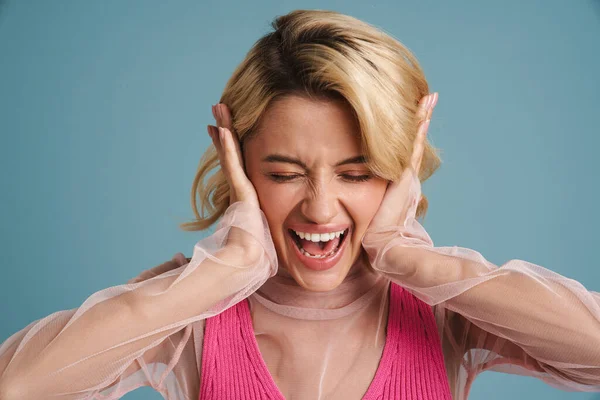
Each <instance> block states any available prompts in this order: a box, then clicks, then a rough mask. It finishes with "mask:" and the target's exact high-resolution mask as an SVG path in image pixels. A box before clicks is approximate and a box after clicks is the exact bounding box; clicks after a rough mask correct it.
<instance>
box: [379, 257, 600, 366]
mask: <svg viewBox="0 0 600 400" xmlns="http://www.w3.org/2000/svg"><path fill="white" fill-rule="evenodd" d="M388 257H389V258H388ZM386 259H387V260H392V259H393V260H403V261H401V262H396V265H397V266H398V269H390V268H387V271H386V274H387V275H388V276H389V277H390V278H391V279H394V280H395V281H397V282H398V283H399V284H401V285H405V286H406V287H408V288H410V289H411V290H412V291H413V293H415V295H417V296H418V297H420V298H421V299H422V300H424V301H426V302H428V303H430V304H438V303H441V302H444V306H445V307H447V308H448V309H450V310H452V311H455V312H458V313H460V314H461V315H463V316H465V317H467V318H468V319H469V320H470V321H472V323H474V324H476V325H477V326H479V327H480V328H482V329H484V330H485V331H487V332H491V333H493V334H495V335H498V336H500V337H505V338H507V339H509V340H511V341H512V342H514V343H516V344H517V345H519V346H521V347H522V348H524V349H525V350H526V351H527V352H528V353H529V354H530V355H532V356H535V358H536V359H538V360H540V361H544V362H549V363H552V364H554V365H556V366H559V365H562V363H565V364H568V363H570V364H578V365H587V366H591V367H595V368H598V371H599V372H600V296H598V294H597V293H596V294H594V292H589V291H587V290H586V289H585V288H584V287H583V285H581V284H580V283H578V282H576V281H574V280H572V279H568V278H565V277H563V276H561V275H559V274H557V273H555V272H553V271H550V270H548V269H545V268H543V267H540V266H537V265H535V264H531V263H528V262H525V261H522V260H511V261H509V262H507V263H506V264H504V265H503V266H502V267H500V268H498V267H496V266H495V265H493V264H492V263H489V262H488V261H486V260H485V259H484V258H483V257H482V256H481V255H480V254H479V253H477V252H475V251H472V250H468V249H462V248H457V247H445V248H434V247H429V248H428V247H405V246H400V245H398V246H394V247H392V248H390V250H389V254H388V255H387V256H386ZM407 260H408V261H407Z"/></svg>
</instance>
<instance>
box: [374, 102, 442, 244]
mask: <svg viewBox="0 0 600 400" xmlns="http://www.w3.org/2000/svg"><path fill="white" fill-rule="evenodd" d="M437 99H438V94H437V93H433V94H429V95H427V96H424V97H423V98H422V99H421V101H420V102H419V110H418V111H417V113H418V116H419V120H420V121H421V122H420V123H419V128H418V131H417V136H416V137H415V141H414V144H413V153H412V155H411V160H410V164H409V165H408V166H407V167H406V168H405V169H404V171H403V172H402V175H401V176H400V179H398V180H397V181H394V182H390V183H388V187H387V189H386V192H385V195H384V196H383V200H382V202H381V205H380V206H379V209H378V210H377V212H376V213H375V216H374V217H373V219H372V220H371V223H370V224H369V227H368V228H367V231H366V232H365V237H367V236H368V234H369V233H370V232H374V233H378V232H383V231H384V230H385V228H391V229H394V227H395V228H396V229H397V227H404V226H406V224H407V222H408V221H409V220H410V219H411V218H415V216H416V211H417V206H418V204H419V201H420V199H421V182H420V181H419V170H420V168H421V161H422V160H423V149H424V148H425V139H426V137H427V130H428V129H429V121H430V120H431V114H432V112H433V108H434V107H435V105H436V104H437ZM366 241H367V242H369V243H373V242H376V241H377V238H376V237H370V238H366ZM364 242H365V238H363V245H364V244H365V243H364ZM367 247H369V246H367ZM367 247H365V248H366V249H367ZM367 250H369V249H367ZM367 252H369V251H367Z"/></svg>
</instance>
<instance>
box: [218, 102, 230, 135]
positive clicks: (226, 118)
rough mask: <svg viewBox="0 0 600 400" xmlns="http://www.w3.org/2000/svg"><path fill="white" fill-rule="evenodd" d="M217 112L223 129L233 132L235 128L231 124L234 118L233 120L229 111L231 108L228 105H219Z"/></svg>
mask: <svg viewBox="0 0 600 400" xmlns="http://www.w3.org/2000/svg"><path fill="white" fill-rule="evenodd" d="M216 111H217V116H218V117H219V122H220V125H219V126H222V127H223V128H227V129H229V130H232V129H233V127H232V126H231V122H232V118H231V112H230V111H229V107H227V105H225V104H223V103H219V104H217V106H216Z"/></svg>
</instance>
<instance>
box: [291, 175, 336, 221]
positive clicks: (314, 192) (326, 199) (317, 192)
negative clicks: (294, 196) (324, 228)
mask: <svg viewBox="0 0 600 400" xmlns="http://www.w3.org/2000/svg"><path fill="white" fill-rule="evenodd" d="M338 207H339V202H338V196H337V192H336V191H335V188H334V187H333V184H332V182H320V183H313V184H312V185H311V187H310V188H308V189H307V190H306V195H305V196H304V199H303V201H302V205H301V207H300V210H301V212H302V214H304V216H305V217H306V218H307V219H308V220H310V221H312V222H314V223H315V224H327V223H329V222H331V221H332V220H333V219H334V218H335V216H336V215H337V213H338Z"/></svg>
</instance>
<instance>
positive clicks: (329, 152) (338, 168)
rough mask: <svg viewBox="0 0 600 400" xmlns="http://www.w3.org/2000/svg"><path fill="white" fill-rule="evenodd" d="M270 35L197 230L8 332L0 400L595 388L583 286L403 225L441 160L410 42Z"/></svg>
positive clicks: (218, 139) (355, 30)
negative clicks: (525, 384)
mask: <svg viewBox="0 0 600 400" xmlns="http://www.w3.org/2000/svg"><path fill="white" fill-rule="evenodd" d="M274 29H275V30H274V32H272V33H270V34H268V35H266V36H264V37H263V38H261V39H260V40H259V41H258V42H257V43H256V45H255V46H254V47H253V48H252V50H251V51H250V53H249V54H248V55H247V57H246V59H245V60H244V61H243V62H242V64H241V65H240V66H239V67H238V69H237V70H236V71H235V72H234V74H233V76H232V78H231V79H230V81H229V82H228V84H227V86H226V88H225V91H224V93H223V95H222V98H221V101H220V104H218V105H217V106H215V107H213V115H214V116H215V119H216V125H217V126H209V128H208V131H209V135H210V136H211V138H212V140H213V145H214V146H213V147H212V148H210V149H209V150H208V151H207V152H206V153H205V155H204V156H203V158H202V160H201V162H200V167H199V170H198V173H197V175H196V179H195V180H194V183H193V188H192V205H193V208H194V212H195V214H196V216H197V220H196V221H194V222H192V223H189V224H185V225H184V226H183V227H184V229H187V230H202V229H206V228H208V227H209V226H211V225H212V224H213V223H214V222H217V221H219V222H218V225H217V228H216V230H215V233H214V234H213V235H211V236H209V237H207V238H206V239H203V240H201V241H199V242H198V243H197V244H196V246H195V248H194V253H193V256H192V258H191V259H185V257H184V256H183V254H181V253H178V254H177V255H176V256H175V257H174V258H173V260H172V261H171V262H167V263H164V264H162V265H160V266H158V267H155V268H153V269H151V270H148V271H145V272H144V273H142V274H141V275H140V276H138V277H137V278H135V279H133V280H131V281H129V282H128V283H127V284H125V285H120V286H116V287H111V288H107V289H104V290H102V291H99V292H97V293H95V294H93V295H92V296H90V297H89V298H88V299H87V300H86V301H85V302H84V303H83V304H82V305H81V306H80V307H79V308H78V309H74V310H67V311H60V312H57V313H54V314H52V315H50V316H48V317H46V318H43V319H41V320H39V321H34V322H32V323H31V324H30V325H29V326H27V327H25V328H24V329H23V330H21V331H20V332H17V333H15V334H14V335H13V336H11V337H10V338H9V339H8V340H6V341H5V342H4V344H3V345H2V347H0V399H31V398H35V399H38V398H50V397H57V398H61V399H63V398H64V399H80V398H81V399H83V398H102V399H114V398H119V397H121V396H122V395H123V394H124V393H126V392H128V391H131V390H134V389H135V388H137V387H139V386H143V385H146V386H152V387H153V388H155V389H156V390H158V391H160V392H161V393H162V394H163V396H164V397H165V398H169V399H196V398H200V399H246V398H251V399H265V398H274V399H277V398H279V399H281V398H293V399H362V398H364V399H374V398H384V399H450V398H454V399H466V398H467V396H468V392H469V388H470V385H471V383H472V381H473V379H474V378H475V376H476V375H477V374H478V373H480V372H482V371H484V370H496V371H503V372H510V373H516V374H522V375H529V376H535V377H538V378H539V379H542V380H544V381H545V382H547V383H548V384H550V385H552V386H555V387H557V388H561V389H564V390H581V391H598V390H600V295H599V294H598V293H595V292H590V291H587V290H586V289H585V288H584V287H583V286H582V285H581V284H580V283H578V282H576V281H573V280H571V279H568V278H565V277H562V276H560V275H558V274H556V273H554V272H552V271H549V270H547V269H544V268H543V267H540V266H537V265H534V264H531V263H527V262H524V261H520V260H511V261H509V262H507V263H506V264H504V265H503V266H501V267H500V268H498V267H497V266H495V265H493V264H491V263H490V262H488V261H486V260H485V259H484V258H483V257H482V256H481V255H480V254H479V253H477V252H475V251H473V250H469V249H465V248H459V247H434V246H433V242H432V241H431V239H430V237H429V235H428V234H427V232H426V231H425V229H424V228H423V227H422V226H421V224H420V223H419V222H418V221H417V218H418V217H422V216H424V214H425V212H426V209H427V201H426V198H425V197H424V196H421V190H420V182H421V181H424V180H426V179H427V178H429V176H431V174H432V173H433V172H434V171H435V170H436V169H437V167H438V166H439V163H440V160H439V158H438V156H437V154H436V153H435V149H434V148H433V147H432V146H431V145H430V144H428V142H427V141H426V133H427V129H428V126H429V121H430V118H431V113H432V110H433V108H434V106H435V105H436V103H437V94H429V89H428V85H427V82H426V80H425V77H424V75H423V72H422V70H421V69H420V67H419V65H418V63H417V61H416V60H415V58H414V57H413V56H412V55H411V54H410V52H409V51H408V50H407V49H406V48H405V47H403V46H402V45H401V44H400V43H398V42H397V41H395V40H394V39H392V38H391V37H389V36H387V35H385V34H384V33H382V32H380V31H378V30H377V29H375V28H373V27H371V26H369V25H367V24H365V23H363V22H361V21H358V20H356V19H354V18H351V17H348V16H344V15H340V14H337V13H333V12H325V11H295V12H292V13H290V14H288V15H285V16H282V17H280V18H278V19H276V21H275V22H274ZM217 167H220V168H219V169H218V170H217V172H216V174H215V175H213V176H211V177H210V178H208V180H207V181H206V183H204V178H206V177H207V174H208V172H210V171H211V170H212V169H214V168H217ZM196 193H198V194H199V197H200V200H201V205H202V211H203V212H202V216H201V215H200V214H199V212H198V209H197V207H196V203H195V199H196Z"/></svg>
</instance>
